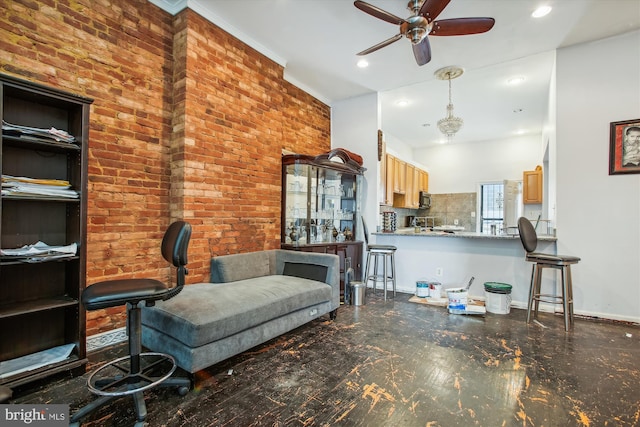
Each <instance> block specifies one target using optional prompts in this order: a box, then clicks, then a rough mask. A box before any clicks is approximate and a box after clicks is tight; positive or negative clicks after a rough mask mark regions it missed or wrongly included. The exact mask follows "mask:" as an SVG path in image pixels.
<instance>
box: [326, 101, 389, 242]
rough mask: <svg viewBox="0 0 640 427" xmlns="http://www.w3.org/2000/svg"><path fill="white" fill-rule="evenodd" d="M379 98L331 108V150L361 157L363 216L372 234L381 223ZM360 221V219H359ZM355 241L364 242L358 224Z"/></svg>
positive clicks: (345, 103) (341, 104) (341, 102)
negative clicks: (379, 199)
mask: <svg viewBox="0 0 640 427" xmlns="http://www.w3.org/2000/svg"><path fill="white" fill-rule="evenodd" d="M379 117H380V114H379V110H378V94H375V93H374V94H368V95H363V96H359V97H355V98H350V99H346V100H343V101H340V102H336V103H334V104H332V105H331V147H332V148H346V149H347V150H349V151H353V152H354V153H357V154H359V155H361V156H362V158H363V162H364V164H363V166H364V167H365V168H367V170H366V172H365V173H364V179H363V184H364V185H363V188H362V190H363V191H362V192H361V196H362V197H361V201H362V203H361V206H360V209H361V214H362V215H363V216H364V218H365V220H366V221H367V226H368V227H369V233H371V232H373V231H375V226H376V224H377V223H378V212H379V206H378V196H377V192H378V185H379V182H378V129H380V119H379ZM358 220H359V219H358ZM356 233H357V234H356V238H357V239H359V240H364V237H363V235H362V234H361V233H362V227H361V226H360V223H358V227H357V228H356Z"/></svg>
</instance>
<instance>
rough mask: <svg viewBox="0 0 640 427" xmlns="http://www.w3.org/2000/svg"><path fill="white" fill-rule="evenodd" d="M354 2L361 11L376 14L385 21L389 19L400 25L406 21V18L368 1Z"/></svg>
mask: <svg viewBox="0 0 640 427" xmlns="http://www.w3.org/2000/svg"><path fill="white" fill-rule="evenodd" d="M353 4H354V6H355V7H357V8H358V9H360V10H361V11H363V12H366V13H368V14H369V15H371V16H375V17H376V18H378V19H382V20H383V21H387V22H389V23H390V24H397V25H400V24H401V23H403V22H404V19H402V18H399V17H397V16H395V15H393V14H391V13H389V12H387V11H386V10H382V9H380V8H379V7H377V6H374V5H372V4H369V3H367V2H364V1H360V0H356V1H354V2H353Z"/></svg>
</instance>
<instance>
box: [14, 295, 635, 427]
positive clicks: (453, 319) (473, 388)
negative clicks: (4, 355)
mask: <svg viewBox="0 0 640 427" xmlns="http://www.w3.org/2000/svg"><path fill="white" fill-rule="evenodd" d="M410 296H411V295H406V294H398V295H397V297H396V299H395V301H394V300H393V299H391V300H389V301H387V302H384V301H383V300H382V298H381V296H379V295H378V296H371V295H367V304H366V305H364V306H360V307H353V306H342V307H341V308H340V310H339V311H338V318H337V319H336V320H335V321H333V322H332V321H330V320H329V319H328V316H325V317H323V318H321V319H319V320H316V321H313V322H311V323H309V324H307V325H305V326H303V327H301V328H298V329H296V330H295V331H293V332H291V333H288V334H285V335H282V336H281V337H279V338H277V339H274V340H272V341H270V342H268V343H266V344H265V345H263V346H260V347H257V348H255V349H253V350H252V351H249V352H246V353H244V354H241V355H239V356H236V357H234V358H231V359H229V360H227V361H225V362H222V363H220V364H218V365H215V366H213V367H211V368H209V369H206V370H204V371H201V372H199V373H198V374H197V375H196V386H195V388H194V390H192V391H191V392H189V394H188V395H187V396H184V397H181V396H179V395H178V394H177V393H176V392H175V391H174V390H170V389H156V390H150V391H148V392H147V393H146V396H147V398H146V402H147V410H148V413H149V415H148V418H147V421H148V423H149V425H150V426H197V427H200V426H243V427H244V426H333V425H343V426H394V427H395V426H420V427H424V426H432V427H435V426H441V427H450V426H486V427H496V426H536V427H542V426H545V427H547V426H548V427H553V426H563V427H564V426H584V427H586V426H589V427H596V426H640V367H639V365H640V327H639V326H638V325H631V324H626V323H620V322H600V321H594V320H585V319H576V321H575V328H574V330H573V331H572V332H569V333H566V332H565V331H564V327H563V321H562V317H560V316H554V315H552V314H544V313H543V314H541V315H540V321H541V323H542V324H543V325H544V326H546V328H543V327H541V326H539V325H536V324H531V325H527V324H526V323H525V316H526V312H524V311H523V310H515V309H512V310H511V313H510V314H508V315H500V314H490V313H488V314H487V315H486V316H484V317H471V316H464V315H450V314H448V313H447V311H446V309H445V308H442V307H433V306H427V305H423V304H415V303H411V302H408V299H409V297H410ZM124 350H125V349H124V346H122V345H119V346H116V347H114V348H111V349H108V350H105V351H101V352H98V353H95V354H93V355H91V356H90V360H91V363H90V368H95V366H96V365H98V364H100V363H101V360H102V359H103V358H104V357H116V356H119V355H121V354H122V353H123V351H124ZM86 376H87V375H84V376H82V377H77V378H71V379H70V378H57V379H54V380H51V381H49V382H47V383H46V384H41V385H39V386H33V387H31V388H30V389H29V388H28V389H23V390H18V391H16V392H15V396H14V398H13V400H12V401H11V402H12V403H69V404H70V405H71V411H72V412H73V411H74V410H75V409H76V408H77V407H78V406H80V405H82V404H84V403H86V402H87V401H89V400H90V399H92V396H91V395H90V394H89V392H88V391H87V390H86V388H85V381H86ZM133 421H134V415H133V404H132V401H131V399H130V398H123V399H120V400H119V401H117V402H116V403H113V404H111V405H109V406H107V407H105V408H103V409H102V410H100V411H99V412H97V413H96V414H94V415H92V416H90V417H89V418H88V419H87V421H86V422H85V423H84V424H83V425H91V426H101V427H102V426H127V425H133Z"/></svg>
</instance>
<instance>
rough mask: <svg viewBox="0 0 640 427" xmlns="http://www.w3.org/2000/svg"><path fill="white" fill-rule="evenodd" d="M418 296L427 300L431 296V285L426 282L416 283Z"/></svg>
mask: <svg viewBox="0 0 640 427" xmlns="http://www.w3.org/2000/svg"><path fill="white" fill-rule="evenodd" d="M416 296H417V297H420V298H426V297H428V296H429V283H428V282H426V281H421V280H420V281H417V282H416Z"/></svg>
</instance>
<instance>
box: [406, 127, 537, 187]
mask: <svg viewBox="0 0 640 427" xmlns="http://www.w3.org/2000/svg"><path fill="white" fill-rule="evenodd" d="M540 147H541V135H527V136H519V137H514V138H510V139H503V140H498V141H481V142H469V143H461V144H456V143H449V144H443V145H438V146H435V147H431V148H423V149H414V159H415V160H416V161H418V162H420V163H422V164H423V165H425V166H426V167H427V170H428V171H429V192H430V193H435V194H440V193H473V192H476V191H477V189H478V184H479V183H481V182H488V181H503V180H505V179H511V180H518V181H522V172H523V171H525V170H534V169H535V168H536V165H542V153H541V148H540Z"/></svg>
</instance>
